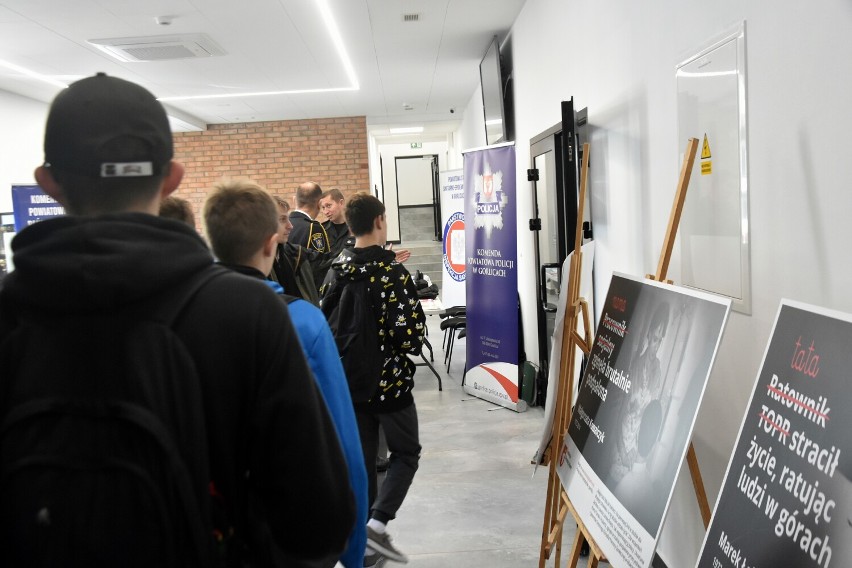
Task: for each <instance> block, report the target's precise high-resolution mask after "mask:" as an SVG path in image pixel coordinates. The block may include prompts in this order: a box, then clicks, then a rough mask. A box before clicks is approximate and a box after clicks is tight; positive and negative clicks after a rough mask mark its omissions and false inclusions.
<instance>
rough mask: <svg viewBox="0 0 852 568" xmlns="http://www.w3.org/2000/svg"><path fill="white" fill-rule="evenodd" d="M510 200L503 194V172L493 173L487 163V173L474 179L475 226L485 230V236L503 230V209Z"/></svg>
mask: <svg viewBox="0 0 852 568" xmlns="http://www.w3.org/2000/svg"><path fill="white" fill-rule="evenodd" d="M508 202H509V199H508V197H507V196H506V194H505V193H504V192H503V172H502V171H498V172H492V171H491V165H490V164H489V163H488V162H485V171H484V172H483V173H482V175H480V176H476V178H474V195H473V208H474V215H473V226H474V227H475V228H477V229H485V236H486V237H490V236H491V231H493V230H494V229H502V228H503V208H504V207H506V205H507V204H508Z"/></svg>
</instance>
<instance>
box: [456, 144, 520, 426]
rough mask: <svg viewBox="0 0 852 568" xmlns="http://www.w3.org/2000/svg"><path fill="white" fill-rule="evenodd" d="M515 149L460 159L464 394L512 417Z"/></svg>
mask: <svg viewBox="0 0 852 568" xmlns="http://www.w3.org/2000/svg"><path fill="white" fill-rule="evenodd" d="M515 186H516V183H515V147H514V145H513V144H500V145H496V146H489V147H486V148H480V149H476V150H469V151H467V152H465V154H464V195H465V207H464V214H465V220H466V222H465V250H466V259H467V263H466V269H467V270H466V278H465V281H466V286H465V290H466V299H467V343H466V345H467V375H466V377H465V385H464V390H465V392H466V393H468V394H471V395H473V396H477V397H479V398H482V399H484V400H488V401H490V402H493V403H495V404H499V405H501V406H505V407H506V408H509V409H511V410H515V411H517V412H523V411H524V410H526V409H527V404H526V402H525V401H524V400H523V399H522V398H520V384H519V383H520V377H519V357H518V321H519V318H518V272H517V256H518V235H517V191H516V187H515Z"/></svg>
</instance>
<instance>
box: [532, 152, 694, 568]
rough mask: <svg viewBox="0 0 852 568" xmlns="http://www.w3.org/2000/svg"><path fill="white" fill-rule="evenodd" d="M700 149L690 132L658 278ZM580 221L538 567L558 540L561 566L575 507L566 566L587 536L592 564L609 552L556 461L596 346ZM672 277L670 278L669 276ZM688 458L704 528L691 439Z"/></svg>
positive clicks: (583, 179) (583, 181)
mask: <svg viewBox="0 0 852 568" xmlns="http://www.w3.org/2000/svg"><path fill="white" fill-rule="evenodd" d="M697 150H698V140H697V139H695V138H690V139H689V142H688V143H687V147H686V155H685V156H684V162H683V165H682V167H681V171H680V177H679V179H678V186H677V191H676V193H675V201H674V204H673V205H672V211H671V214H670V215H669V224H668V228H667V230H666V236H665V239H664V241H663V250H662V253H661V255H660V261H659V263H658V265H657V272H656V274H653V275H652V274H649V275H647V277H648V278H649V279H652V280H656V281H658V282H666V280H665V278H666V274H667V272H668V267H669V261H670V260H671V253H672V250H673V248H674V241H675V236H676V235H677V228H678V225H679V224H680V217H681V213H682V212H683V205H684V202H685V200H686V190H687V188H688V187H689V179H690V176H691V174H692V168H693V166H694V164H695V155H696V153H697ZM583 152H584V157H583V169H582V170H581V175H580V185H581V190H580V204H581V209H580V211H582V206H583V202H584V199H585V190H586V185H585V184H586V174H587V170H588V161H587V157H588V144H586V145H584V147H583ZM580 227H582V217H580V218H579V219H578V221H577V239H576V243H577V245H576V247H575V249H574V258H573V262H572V263H571V267H570V276H569V288H568V292H569V296H568V301H569V302H570V303H568V304H567V306H568V307H569V308H570V309H566V314H565V321H564V326H563V335H562V366H561V367H560V369H559V388H558V390H557V393H556V394H557V406H556V414H555V416H554V429H553V432H554V436H553V439H552V440H551V445H550V446H549V448H548V453H549V455H550V476H549V478H548V487H547V502H546V503H545V511H544V529H543V534H542V542H541V550H540V554H539V568H544V565H545V562H546V560H547V559H548V558H549V557H550V554H551V552H552V551H553V548H554V544H555V548H556V556H555V563H554V566H556V567H558V566H559V562H560V556H561V551H562V529H563V526H564V521H565V518H566V517H567V515H568V513H569V512H570V513H571V516H572V517H573V518H574V520H575V521H576V523H577V533H576V536H575V537H574V543H573V545H572V547H571V554H570V556H569V559H568V564H567V565H566V566H568V567H570V568H576V566H577V562H578V561H579V558H580V551H581V550H582V547H583V544H584V543H585V542H588V544H589V561H588V566H589V568H595V567H596V566H597V565H598V563H599V562H601V561H606V558H605V556H604V554H603V552H602V551H601V550H600V547H599V546H598V545H597V543H596V542H595V541H594V539H592V538H591V536H590V535H589V532H588V530H587V529H586V526H585V524H584V523H583V521H582V520H581V519H580V517H579V515H578V514H577V512H576V511H575V510H574V507H573V506H572V505H571V501H570V499H568V495H567V493H565V489H564V488H563V487H562V483H561V481H560V480H559V476H558V475H557V474H556V462H557V461H558V456H559V452H560V451H561V448H562V445H563V442H564V439H565V434H566V433H567V429H568V425H569V424H570V423H571V412H572V407H573V405H572V404H571V402H572V401H571V397H572V396H573V392H574V385H573V382H574V365H575V363H576V361H575V354H576V349H575V347H579V348H580V349H582V350H583V351H584V352H585V353H588V352H589V351H591V345H590V343H591V342H590V339H589V326H588V311H587V310H588V305H587V304H586V302H585V300H583V299H580V298H579V297H578V295H579V278H580V269H581V267H582V263H581V260H580V259H581V257H582V254H578V253H580V246H581V244H582V241H581V240H580V236H581V231H580ZM668 282H669V283H671V281H668ZM581 308H582V311H583V318H584V329H585V331H586V338H585V339H582V338H580V337H579V334H578V333H577V331H576V328H577V312H578V310H580V309H581ZM687 463H688V464H689V471H690V474H691V476H692V483H693V486H694V489H695V496H696V499H697V500H698V506H699V509H700V510H701V517H702V521H703V522H704V527H705V529H706V528H707V526H708V524H709V522H710V514H711V512H710V505H709V503H708V501H707V493H706V492H705V490H704V482H703V480H702V478H701V471H700V468H699V466H698V459H697V457H696V455H695V449H694V447H693V445H692V443H690V445H689V451H688V452H687Z"/></svg>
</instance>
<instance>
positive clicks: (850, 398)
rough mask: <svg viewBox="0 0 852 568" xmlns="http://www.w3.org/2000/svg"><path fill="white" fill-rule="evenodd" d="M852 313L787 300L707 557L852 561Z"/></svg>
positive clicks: (840, 565)
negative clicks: (851, 314)
mask: <svg viewBox="0 0 852 568" xmlns="http://www.w3.org/2000/svg"><path fill="white" fill-rule="evenodd" d="M850 375H852V316H850V315H847V314H841V313H839V312H832V311H829V310H824V309H821V308H816V307H813V306H808V305H805V304H799V303H795V302H789V301H784V302H782V303H781V306H780V308H779V310H778V315H777V318H776V320H775V327H774V329H773V331H772V335H771V337H770V339H769V345H768V347H767V349H766V354H765V356H764V359H763V363H762V365H761V368H760V371H759V373H758V376H757V382H756V384H755V387H754V390H753V391H752V396H751V401H750V403H749V406H748V409H747V410H746V414H745V417H744V419H743V423H742V425H741V427H740V434H739V436H738V438H737V443H736V447H735V449H734V453H733V455H732V457H731V461H730V463H729V465H728V471H727V473H726V474H725V481H724V482H723V484H722V491H721V493H720V495H719V499H718V501H717V503H716V510H715V511H714V513H713V518H712V520H711V522H710V527H709V529H708V531H707V537H706V538H705V541H704V545H703V547H702V550H701V554H700V556H699V559H698V563H697V566H699V567H702V568H775V567H778V566H784V567H785V568H805V567H808V568H811V567H812V568H818V567H819V568H833V567H837V568H847V567H849V566H852V481H850V480H852V421H850V417H852V393H850V386H852V377H850Z"/></svg>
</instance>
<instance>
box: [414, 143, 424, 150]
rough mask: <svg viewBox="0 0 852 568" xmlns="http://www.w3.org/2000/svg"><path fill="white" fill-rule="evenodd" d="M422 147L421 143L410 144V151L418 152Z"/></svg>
mask: <svg viewBox="0 0 852 568" xmlns="http://www.w3.org/2000/svg"><path fill="white" fill-rule="evenodd" d="M422 147H423V142H412V143H411V149H412V150H418V149H420V148H422Z"/></svg>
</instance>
